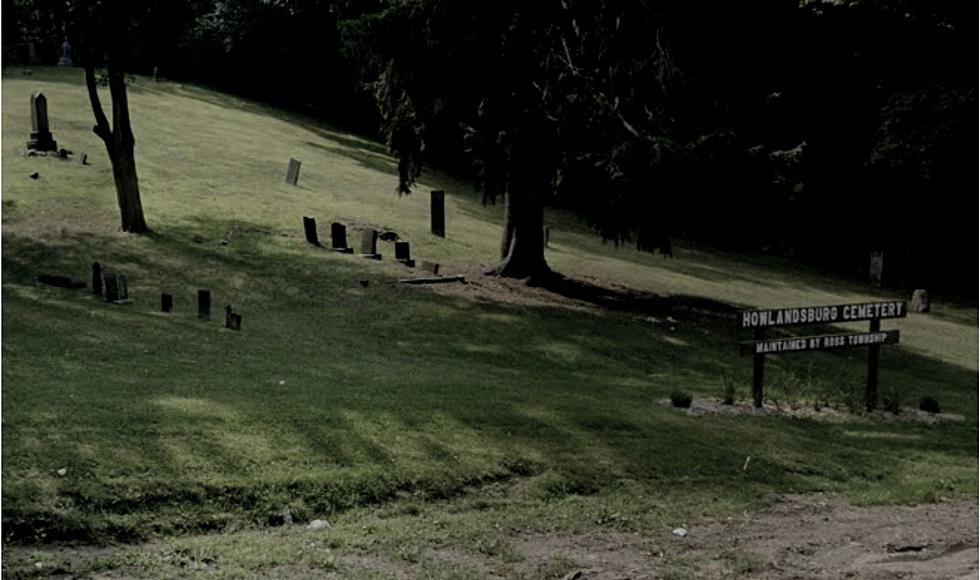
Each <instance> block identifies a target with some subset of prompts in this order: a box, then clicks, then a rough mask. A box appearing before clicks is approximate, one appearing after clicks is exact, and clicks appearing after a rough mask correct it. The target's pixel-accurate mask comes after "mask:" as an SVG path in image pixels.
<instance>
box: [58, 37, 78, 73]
mask: <svg viewBox="0 0 980 580" xmlns="http://www.w3.org/2000/svg"><path fill="white" fill-rule="evenodd" d="M58 66H74V63H72V61H71V45H70V44H68V39H67V38H65V42H64V44H62V45H61V53H60V55H59V57H58Z"/></svg>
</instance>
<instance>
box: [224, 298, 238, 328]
mask: <svg viewBox="0 0 980 580" xmlns="http://www.w3.org/2000/svg"><path fill="white" fill-rule="evenodd" d="M225 328H230V329H231V330H241V329H242V315H241V314H236V313H234V312H232V310H231V304H229V305H227V306H225Z"/></svg>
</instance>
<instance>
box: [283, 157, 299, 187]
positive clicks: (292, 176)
mask: <svg viewBox="0 0 980 580" xmlns="http://www.w3.org/2000/svg"><path fill="white" fill-rule="evenodd" d="M299 165H300V162H299V160H298V159H293V158H292V157H290V158H289V167H288V168H287V169H286V183H288V184H289V185H296V182H297V181H299Z"/></svg>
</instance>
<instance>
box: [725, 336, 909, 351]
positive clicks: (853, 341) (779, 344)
mask: <svg viewBox="0 0 980 580" xmlns="http://www.w3.org/2000/svg"><path fill="white" fill-rule="evenodd" d="M898 339H899V331H897V330H885V331H881V332H855V333H851V334H823V335H819V336H792V337H787V338H772V339H767V340H748V341H745V342H742V343H739V351H740V352H741V354H742V356H746V355H750V354H780V353H784V352H803V351H807V350H828V349H832V348H846V347H852V346H871V345H873V344H897V343H898Z"/></svg>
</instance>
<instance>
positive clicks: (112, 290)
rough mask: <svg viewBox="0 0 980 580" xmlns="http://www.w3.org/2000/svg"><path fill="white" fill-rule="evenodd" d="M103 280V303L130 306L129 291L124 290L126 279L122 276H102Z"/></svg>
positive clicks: (107, 274)
mask: <svg viewBox="0 0 980 580" xmlns="http://www.w3.org/2000/svg"><path fill="white" fill-rule="evenodd" d="M103 278H104V280H105V301H106V302H111V303H113V304H130V303H132V300H130V299H129V291H128V290H127V289H126V277H125V276H123V275H122V274H110V273H109V272H106V273H105V274H103Z"/></svg>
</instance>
